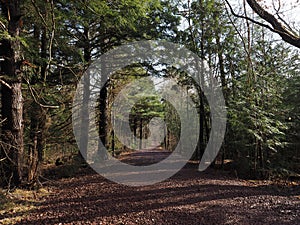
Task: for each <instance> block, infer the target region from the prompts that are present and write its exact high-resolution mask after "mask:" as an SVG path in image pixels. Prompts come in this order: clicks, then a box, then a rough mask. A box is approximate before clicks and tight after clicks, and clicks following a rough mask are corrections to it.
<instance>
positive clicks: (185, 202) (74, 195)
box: [0, 151, 300, 225]
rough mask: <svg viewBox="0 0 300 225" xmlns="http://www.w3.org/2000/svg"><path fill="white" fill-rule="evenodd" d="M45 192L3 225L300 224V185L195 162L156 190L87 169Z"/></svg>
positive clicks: (151, 158)
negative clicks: (200, 168)
mask: <svg viewBox="0 0 300 225" xmlns="http://www.w3.org/2000/svg"><path fill="white" fill-rule="evenodd" d="M167 156H168V153H166V152H158V151H152V152H151V151H144V152H141V153H130V154H127V155H124V156H122V160H123V161H125V162H127V163H130V164H139V165H140V164H149V163H154V162H155V161H159V160H161V159H162V158H165V157H167ZM44 189H47V190H48V192H49V193H48V194H47V195H38V196H37V197H36V198H37V200H36V201H35V202H34V207H32V208H28V210H27V211H25V212H14V211H11V212H9V213H7V214H3V215H0V224H1V221H6V223H7V222H8V221H14V224H47V225H51V224H114V225H117V224H119V225H121V224H145V225H146V224H147V225H148V224H178V225H190V224H197V225H198V224H208V225H211V224H242V225H247V224H278V225H285V224H293V225H295V224H300V186H299V184H297V185H296V184H294V185H291V186H284V187H282V186H278V185H275V184H271V183H270V182H267V181H249V180H248V181H246V180H240V179H237V178H235V177H234V176H232V175H230V174H229V173H228V172H225V171H220V170H215V169H208V170H206V171H205V172H198V171H197V165H195V164H192V163H189V164H187V165H186V166H185V167H184V168H183V169H182V170H181V171H179V172H178V173H177V174H176V175H174V176H173V177H171V178H169V179H167V180H166V181H163V182H160V183H157V184H155V185H151V186H143V187H129V186H124V185H120V184H116V183H114V182H111V181H109V180H107V179H105V178H103V177H102V176H100V175H98V174H96V173H95V172H93V171H92V170H91V169H87V168H86V169H81V171H80V172H78V173H77V175H76V176H75V177H72V178H64V179H57V180H54V181H51V182H49V183H48V184H46V185H45V186H44ZM14 218H18V219H17V220H14ZM9 219H10V220H9ZM3 223H4V222H3ZM12 223H13V222H12Z"/></svg>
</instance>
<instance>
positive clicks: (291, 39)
mask: <svg viewBox="0 0 300 225" xmlns="http://www.w3.org/2000/svg"><path fill="white" fill-rule="evenodd" d="M246 1H247V3H248V5H249V6H250V7H251V8H252V9H253V11H254V12H255V13H256V14H258V15H259V16H260V17H261V18H262V19H264V20H265V21H266V22H268V23H270V24H271V25H272V27H271V26H269V25H267V24H264V23H261V22H259V21H256V20H254V19H252V18H249V17H247V16H242V15H238V14H236V13H235V12H234V10H233V8H232V6H231V5H230V3H229V2H228V0H225V2H226V4H227V5H228V7H229V9H230V11H231V13H232V15H234V16H235V17H238V18H242V19H246V20H248V21H251V22H252V23H254V24H257V25H259V26H262V27H264V28H267V29H269V30H270V31H272V32H274V33H277V34H279V35H280V36H281V38H282V39H283V40H284V41H285V42H287V43H289V44H291V45H293V46H295V47H297V48H300V37H299V36H298V35H296V32H294V31H291V30H289V29H288V28H286V27H285V26H284V25H282V24H281V23H280V22H279V21H278V20H277V19H276V18H275V17H274V16H273V15H272V14H270V13H268V12H267V11H266V10H264V9H263V8H262V7H261V6H260V5H259V4H258V3H257V2H256V1H255V0H246Z"/></svg>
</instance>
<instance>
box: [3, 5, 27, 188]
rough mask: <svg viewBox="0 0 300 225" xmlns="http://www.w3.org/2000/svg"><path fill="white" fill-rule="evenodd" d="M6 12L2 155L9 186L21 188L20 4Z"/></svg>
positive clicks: (10, 6)
mask: <svg viewBox="0 0 300 225" xmlns="http://www.w3.org/2000/svg"><path fill="white" fill-rule="evenodd" d="M1 6H2V13H4V16H5V17H6V19H7V20H8V33H9V35H10V36H11V37H10V39H9V40H7V39H3V40H2V41H1V43H0V44H1V50H0V56H1V58H3V59H4V60H3V61H2V62H1V74H3V77H4V80H3V81H4V82H5V83H6V85H3V86H2V89H1V103H2V119H4V120H5V122H4V123H2V133H3V134H4V137H3V140H4V142H5V144H6V145H5V146H3V147H2V149H1V154H2V155H6V156H7V158H8V160H6V166H5V170H6V171H5V173H6V175H9V176H10V178H11V179H9V180H7V181H8V183H7V184H8V185H19V184H21V183H22V181H23V158H24V156H23V152H24V144H23V97H22V82H21V81H22V79H21V77H22V76H21V68H20V67H21V64H22V61H21V46H20V42H19V40H18V37H19V34H20V19H21V12H20V1H18V0H12V1H6V3H3V2H2V4H1Z"/></svg>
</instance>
